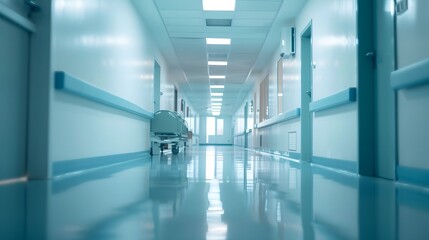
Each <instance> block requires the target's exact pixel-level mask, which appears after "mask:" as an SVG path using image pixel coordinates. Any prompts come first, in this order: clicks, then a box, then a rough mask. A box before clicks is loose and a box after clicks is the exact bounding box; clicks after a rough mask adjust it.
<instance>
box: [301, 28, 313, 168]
mask: <svg viewBox="0 0 429 240" xmlns="http://www.w3.org/2000/svg"><path fill="white" fill-rule="evenodd" d="M311 29H312V27H311V22H310V23H309V24H308V26H307V27H306V28H305V29H304V31H303V33H302V34H301V160H303V161H308V162H310V161H311V158H312V156H313V114H312V113H311V112H310V103H311V96H312V85H313V84H312V79H313V62H312V59H313V50H312V37H311V35H312V34H311V33H312V30H311Z"/></svg>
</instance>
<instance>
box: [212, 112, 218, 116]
mask: <svg viewBox="0 0 429 240" xmlns="http://www.w3.org/2000/svg"><path fill="white" fill-rule="evenodd" d="M212 115H213V116H219V115H220V112H212Z"/></svg>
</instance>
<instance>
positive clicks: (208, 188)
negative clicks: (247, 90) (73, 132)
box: [0, 146, 429, 240]
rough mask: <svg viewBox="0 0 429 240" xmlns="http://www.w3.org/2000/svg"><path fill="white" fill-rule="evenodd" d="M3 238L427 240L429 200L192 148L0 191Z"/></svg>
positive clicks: (271, 160) (402, 189)
mask: <svg viewBox="0 0 429 240" xmlns="http://www.w3.org/2000/svg"><path fill="white" fill-rule="evenodd" d="M0 196H1V198H0V239H5V240H6V239H7V240H9V239H91V240H94V239H172V240H184V239H185V240H199V239H230V240H241V239H243V240H251V239H260V240H268V239H428V237H429V192H427V191H425V190H423V189H418V188H412V187H409V186H403V185H398V184H394V183H393V182H390V181H384V180H381V179H373V178H365V177H357V176H353V175H347V174H341V173H337V172H334V171H331V170H327V169H324V168H321V167H317V166H311V165H309V164H304V163H296V162H291V161H286V160H284V159H279V158H277V157H273V156H270V155H263V154H260V153H256V152H253V151H247V150H244V149H242V148H233V147H212V146H208V147H194V148H193V149H188V150H187V152H186V154H183V153H180V154H179V155H178V156H171V155H169V154H166V155H164V156H154V157H153V159H151V160H142V159H138V160H132V161H129V162H127V163H123V164H119V165H116V166H111V167H106V168H104V169H102V170H96V171H92V172H89V173H85V174H80V175H75V176H70V177H64V178H61V179H58V180H55V181H30V182H28V183H22V184H13V185H5V186H0Z"/></svg>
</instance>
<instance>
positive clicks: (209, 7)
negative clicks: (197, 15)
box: [203, 0, 235, 11]
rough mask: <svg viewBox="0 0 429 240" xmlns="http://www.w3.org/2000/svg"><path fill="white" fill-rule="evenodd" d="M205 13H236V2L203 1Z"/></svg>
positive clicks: (230, 0)
mask: <svg viewBox="0 0 429 240" xmlns="http://www.w3.org/2000/svg"><path fill="white" fill-rule="evenodd" d="M203 9H204V11H235V0H203Z"/></svg>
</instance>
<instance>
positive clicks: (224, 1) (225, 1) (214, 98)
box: [203, 0, 235, 116]
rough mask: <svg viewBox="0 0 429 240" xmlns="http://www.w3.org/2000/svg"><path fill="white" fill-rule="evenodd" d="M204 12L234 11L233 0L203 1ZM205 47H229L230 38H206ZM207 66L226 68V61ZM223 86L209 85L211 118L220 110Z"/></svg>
mask: <svg viewBox="0 0 429 240" xmlns="http://www.w3.org/2000/svg"><path fill="white" fill-rule="evenodd" d="M203 9H204V11H234V10H235V0H203ZM206 44H207V45H231V39H230V38H206ZM208 65H209V66H227V65H228V62H227V61H208ZM209 79H225V75H209ZM224 87H225V86H224V85H210V95H211V112H212V115H213V116H219V115H220V111H221V109H222V96H223V92H217V91H216V90H221V91H222V90H223V89H224Z"/></svg>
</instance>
